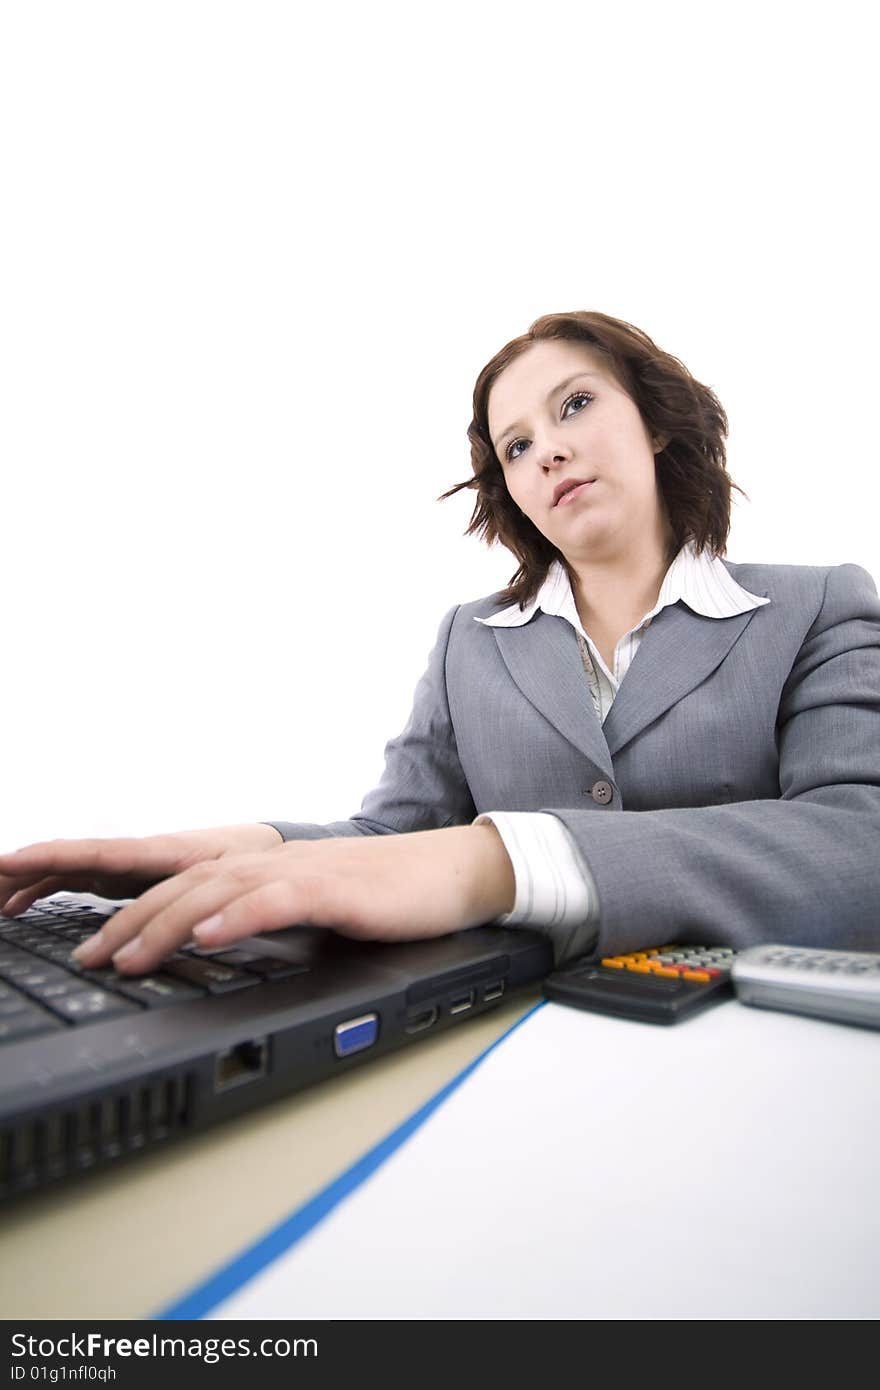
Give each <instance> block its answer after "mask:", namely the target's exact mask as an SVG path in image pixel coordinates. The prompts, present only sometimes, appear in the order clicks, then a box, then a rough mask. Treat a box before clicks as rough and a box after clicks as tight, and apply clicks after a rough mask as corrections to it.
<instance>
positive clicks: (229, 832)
mask: <svg viewBox="0 0 880 1390" xmlns="http://www.w3.org/2000/svg"><path fill="white" fill-rule="evenodd" d="M282 843H283V841H282V839H281V836H280V835H279V833H278V831H277V830H273V828H272V826H271V825H222V826H216V827H215V828H213V829H210V830H179V831H174V832H172V833H171V834H169V835H147V836H143V837H142V838H135V837H132V838H130V839H120V840H110V839H107V840H49V841H46V842H44V843H42V844H36V845H27V846H25V848H23V849H19V850H15V851H14V853H12V854H0V912H2V913H4V914H5V915H6V916H8V917H14V916H15V915H16V914H17V913H19V912H24V911H25V909H26V908H29V907H30V905H31V903H33V902H36V900H37V898H47V897H49V896H50V894H52V893H59V892H61V891H62V890H65V891H69V892H75V893H97V894H98V896H99V897H102V898H136V897H137V896H138V895H139V894H140V893H143V892H144V891H145V890H146V889H148V888H150V887H151V886H152V885H153V884H155V883H158V882H160V881H161V880H162V879H167V878H169V877H170V876H171V875H172V874H179V873H182V872H183V871H184V870H185V869H189V868H191V867H192V866H193V865H194V864H199V863H203V862H204V861H205V860H213V859H220V858H222V857H223V856H225V855H228V854H244V853H249V852H256V851H259V850H267V849H271V848H273V847H276V846H279V845H281V844H282Z"/></svg>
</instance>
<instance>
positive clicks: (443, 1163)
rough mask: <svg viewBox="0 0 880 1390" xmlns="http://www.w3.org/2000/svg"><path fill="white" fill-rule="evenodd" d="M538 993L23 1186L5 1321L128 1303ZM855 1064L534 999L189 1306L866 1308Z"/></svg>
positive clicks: (879, 1157) (772, 1026)
mask: <svg viewBox="0 0 880 1390" xmlns="http://www.w3.org/2000/svg"><path fill="white" fill-rule="evenodd" d="M537 998H538V996H537V994H530V995H528V996H525V997H524V998H523V999H522V1000H521V1001H510V1002H509V1003H508V1004H507V1005H506V1006H505V1009H504V1010H499V1011H498V1012H497V1013H496V1014H495V1015H494V1016H491V1017H489V1018H487V1019H475V1020H473V1021H472V1022H469V1023H468V1025H467V1026H463V1027H462V1028H461V1029H459V1030H458V1032H457V1033H455V1034H450V1035H448V1036H446V1037H439V1036H438V1037H437V1038H435V1039H427V1040H425V1041H424V1042H420V1043H419V1044H418V1045H416V1046H414V1047H412V1048H409V1049H405V1050H404V1051H403V1052H402V1053H399V1054H396V1055H393V1056H390V1057H388V1058H385V1059H379V1060H378V1061H377V1063H376V1064H375V1066H371V1067H365V1068H363V1070H362V1071H361V1072H358V1073H352V1074H351V1075H349V1076H348V1077H345V1078H340V1080H339V1081H338V1082H334V1083H332V1084H331V1085H329V1086H323V1087H315V1088H312V1090H310V1091H308V1092H304V1093H302V1095H300V1096H299V1097H293V1098H292V1099H291V1100H289V1101H286V1102H283V1103H282V1104H281V1105H280V1106H275V1107H271V1108H270V1109H269V1110H262V1111H257V1112H255V1113H254V1114H253V1115H252V1116H251V1117H243V1118H242V1120H240V1121H236V1122H235V1123H234V1124H233V1125H231V1126H225V1127H224V1132H223V1133H222V1134H220V1133H215V1134H210V1133H206V1134H205V1135H203V1136H201V1137H197V1138H196V1139H194V1140H191V1141H189V1143H187V1144H183V1145H180V1146H179V1147H178V1150H177V1151H176V1152H175V1151H173V1150H171V1149H169V1150H168V1151H167V1152H166V1153H164V1154H156V1155H155V1156H153V1157H150V1158H145V1159H143V1160H140V1161H139V1162H137V1163H134V1164H132V1165H131V1167H130V1168H129V1169H128V1171H127V1172H123V1171H122V1170H120V1171H119V1172H118V1173H117V1174H112V1173H108V1174H106V1175H104V1177H98V1176H97V1175H96V1177H95V1178H94V1179H92V1180H90V1181H89V1183H87V1184H85V1185H83V1186H82V1187H81V1189H80V1190H79V1193H78V1195H76V1196H75V1195H74V1189H73V1188H70V1189H68V1192H67V1193H65V1194H63V1195H62V1194H61V1193H60V1192H59V1194H57V1195H51V1194H50V1195H47V1196H46V1197H44V1198H41V1199H39V1201H37V1202H35V1203H33V1204H25V1206H24V1207H22V1209H21V1211H20V1212H19V1213H18V1214H14V1215H12V1216H10V1217H8V1218H7V1219H6V1222H5V1224H4V1228H3V1230H2V1233H0V1240H2V1270H3V1272H2V1274H0V1281H2V1283H0V1308H2V1312H3V1316H5V1317H7V1318H8V1317H12V1316H16V1317H52V1316H60V1317H71V1318H74V1317H85V1316H89V1315H90V1316H103V1317H149V1316H152V1315H153V1313H155V1312H156V1311H158V1309H159V1308H160V1307H163V1306H165V1305H166V1304H168V1303H169V1302H171V1301H172V1300H173V1299H174V1298H175V1297H178V1296H180V1295H181V1294H183V1293H184V1292H185V1291H186V1290H187V1289H189V1288H191V1287H192V1286H193V1284H195V1283H197V1282H198V1281H199V1280H201V1279H204V1278H205V1277H207V1276H208V1275H209V1274H210V1273H212V1272H213V1271H214V1270H216V1269H217V1268H218V1266H221V1265H222V1264H223V1263H224V1261H227V1260H229V1259H230V1258H231V1257H233V1256H234V1255H235V1254H237V1253H239V1252H240V1251H242V1250H243V1249H245V1248H246V1247H247V1246H248V1245H250V1244H251V1243H252V1242H253V1241H255V1240H256V1239H257V1238H258V1237H260V1236H261V1235H262V1234H264V1233H265V1232H266V1231H267V1230H269V1229H270V1228H271V1227H272V1226H273V1225H275V1224H277V1223H278V1222H280V1221H281V1220H282V1219H283V1218H284V1217H285V1216H287V1215H289V1214H290V1212H291V1211H293V1210H294V1209H296V1207H297V1206H298V1205H299V1204H300V1203H301V1202H302V1201H303V1200H304V1199H305V1198H306V1197H307V1196H309V1195H311V1194H312V1193H314V1192H316V1191H318V1190H320V1188H321V1187H322V1186H323V1185H324V1183H326V1182H327V1181H329V1180H330V1179H331V1178H333V1177H336V1176H337V1175H338V1174H339V1173H341V1172H343V1171H344V1169H345V1167H346V1166H347V1165H348V1164H349V1163H351V1162H353V1161H354V1160H356V1159H357V1158H358V1157H359V1156H360V1155H361V1154H362V1153H363V1152H365V1151H366V1150H367V1149H368V1148H370V1147H371V1145H372V1144H374V1143H375V1142H377V1141H378V1140H379V1139H380V1138H382V1137H383V1135H384V1134H386V1133H388V1132H389V1131H390V1130H391V1129H393V1128H394V1126H395V1125H396V1124H397V1123H400V1121H402V1120H403V1119H405V1118H406V1116H407V1115H408V1114H410V1113H412V1111H413V1110H415V1109H416V1108H417V1107H418V1106H419V1105H420V1104H421V1103H422V1102H423V1101H425V1100H426V1099H428V1098H429V1096H430V1095H431V1094H433V1093H434V1091H436V1090H437V1089H439V1087H440V1086H442V1085H443V1084H444V1082H445V1081H447V1080H449V1079H450V1078H451V1077H452V1076H453V1075H455V1074H456V1072H457V1071H458V1070H460V1068H461V1067H463V1066H465V1065H467V1063H468V1061H470V1060H471V1059H472V1058H473V1057H476V1056H477V1055H479V1054H480V1053H481V1052H482V1051H483V1050H484V1049H485V1048H486V1047H488V1046H489V1045H490V1043H491V1042H492V1041H493V1039H494V1038H495V1037H497V1036H498V1035H500V1034H501V1033H503V1032H504V1031H505V1030H506V1029H507V1028H509V1027H510V1026H511V1025H512V1024H513V1023H514V1022H515V1021H516V1020H517V1018H519V1017H521V1016H522V1015H523V1014H524V1013H525V1012H526V1010H527V1009H528V1008H530V1007H532V1006H533V1005H534V1003H535V1002H536V1000H537ZM432 1050H433V1054H434V1056H433V1058H432ZM878 1079H880V1032H873V1031H869V1030H865V1029H857V1028H853V1027H845V1026H843V1025H839V1024H832V1023H824V1022H821V1021H818V1020H812V1019H806V1018H799V1017H796V1016H793V1015H787V1014H782V1013H770V1012H766V1011H762V1010H757V1009H750V1008H746V1007H745V1006H743V1005H741V1004H739V1003H737V1002H735V1001H730V1002H728V1003H725V1004H722V1005H720V1006H718V1007H715V1008H713V1009H711V1010H709V1011H707V1012H706V1013H704V1014H702V1015H700V1016H698V1017H695V1018H693V1019H691V1020H689V1021H687V1022H685V1023H682V1024H677V1025H675V1026H673V1027H669V1028H664V1027H657V1026H654V1025H649V1024H638V1023H631V1022H626V1021H622V1020H616V1019H610V1018H603V1017H600V1016H598V1015H595V1014H589V1013H585V1012H582V1011H579V1010H574V1009H567V1008H565V1007H563V1006H562V1005H557V1004H547V1005H545V1006H543V1007H542V1008H540V1009H538V1010H536V1011H535V1012H534V1013H533V1014H532V1015H531V1016H530V1017H529V1018H528V1019H526V1021H525V1022H524V1023H523V1024H522V1025H521V1026H520V1027H518V1028H517V1029H516V1030H515V1031H514V1032H512V1033H511V1034H510V1036H509V1037H506V1038H504V1040H503V1042H502V1043H501V1044H500V1045H499V1046H498V1047H496V1048H495V1049H494V1050H493V1051H491V1052H490V1053H489V1054H488V1055H487V1056H486V1057H485V1058H484V1059H483V1061H482V1062H481V1063H480V1065H479V1066H478V1067H477V1068H476V1069H475V1070H474V1072H473V1073H472V1075H471V1076H470V1077H469V1078H468V1079H467V1081H466V1082H465V1083H464V1084H463V1085H462V1086H460V1087H459V1088H457V1089H456V1090H455V1091H453V1093H452V1094H451V1095H450V1096H449V1097H448V1098H447V1099H446V1100H445V1101H444V1102H443V1103H442V1105H440V1106H439V1107H438V1108H437V1109H436V1110H435V1111H434V1112H433V1113H432V1114H431V1115H430V1117H429V1118H428V1119H427V1120H426V1121H425V1122H424V1123H423V1124H422V1125H421V1127H420V1128H419V1129H418V1130H417V1131H416V1132H415V1133H414V1134H413V1135H412V1136H411V1137H410V1138H408V1139H407V1140H406V1142H405V1143H403V1144H402V1145H401V1146H400V1148H398V1149H397V1150H396V1152H394V1153H393V1154H392V1155H391V1156H390V1157H389V1158H388V1159H387V1160H386V1161H385V1162H384V1164H383V1165H382V1166H381V1167H380V1168H379V1169H378V1170H377V1171H376V1172H375V1173H374V1175H373V1176H372V1177H371V1178H369V1179H368V1180H367V1181H366V1182H365V1183H364V1184H362V1185H361V1186H360V1187H358V1188H356V1189H355V1190H353V1191H352V1192H351V1193H350V1194H349V1195H348V1196H347V1197H346V1198H345V1199H344V1200H343V1201H342V1202H341V1203H340V1204H339V1205H338V1206H336V1207H335V1208H334V1209H333V1210H332V1211H331V1212H330V1214H329V1215H328V1216H326V1217H325V1218H324V1219H323V1220H322V1221H321V1222H320V1223H319V1224H318V1225H317V1226H315V1227H314V1229H313V1230H312V1231H311V1232H310V1233H309V1234H308V1235H306V1236H305V1237H304V1238H302V1239H301V1240H299V1241H298V1242H297V1243H295V1244H294V1245H293V1246H291V1247H290V1249H288V1250H287V1251H286V1253H284V1254H283V1255H281V1257H280V1258H277V1259H275V1260H274V1261H273V1262H271V1263H269V1264H267V1265H266V1266H265V1268H264V1269H263V1270H262V1272H260V1273H258V1274H257V1275H256V1277H254V1278H252V1279H251V1280H250V1281H249V1282H248V1283H246V1284H244V1285H243V1286H242V1287H240V1288H239V1289H238V1290H237V1291H235V1292H233V1293H232V1294H231V1296H229V1297H227V1298H226V1299H225V1301H224V1302H222V1303H217V1304H215V1305H214V1306H213V1307H212V1308H211V1309H210V1310H209V1312H208V1316H209V1317H214V1318H224V1317H229V1318H239V1317H241V1318H275V1317H283V1318H297V1319H300V1318H301V1319H307V1318H360V1319H363V1318H370V1319H393V1318H398V1317H402V1318H420V1317H425V1318H439V1319H444V1318H463V1319H467V1318H501V1319H504V1318H529V1317H534V1318H547V1319H549V1318H566V1319H569V1318H574V1319H627V1320H628V1319H633V1318H649V1319H651V1318H676V1319H701V1318H707V1319H714V1318H773V1319H780V1318H783V1319H789V1318H808V1319H829V1318H876V1317H877V1316H878V1314H880V1253H878V1252H880V1204H878V1202H877V1199H876V1174H877V1171H878V1167H880V1112H878V1104H877V1102H878ZM337 1133H338V1134H339V1136H340V1141H339V1142H337V1143H334V1142H333V1136H334V1135H336V1134H337Z"/></svg>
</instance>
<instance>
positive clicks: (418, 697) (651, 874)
mask: <svg viewBox="0 0 880 1390" xmlns="http://www.w3.org/2000/svg"><path fill="white" fill-rule="evenodd" d="M726 432H727V419H726V416H725V413H724V410H723V408H722V407H721V405H720V403H719V401H718V400H717V398H716V397H715V396H714V394H713V393H712V391H711V390H709V388H708V387H706V386H704V385H702V384H701V383H699V382H697V381H695V380H694V378H693V377H691V375H690V374H689V372H688V371H687V370H686V368H685V367H684V366H683V365H682V364H681V362H679V361H678V360H677V359H676V358H674V357H671V356H670V355H669V354H668V353H665V352H663V351H661V350H660V349H659V348H658V347H657V346H656V345H655V344H654V343H653V342H652V341H651V339H650V338H648V337H647V335H646V334H644V333H642V332H641V331H640V330H638V329H636V328H634V327H632V326H631V325H629V324H626V323H623V322H621V321H619V320H617V319H613V318H610V317H609V316H607V315H604V314H599V313H583V312H575V313H570V314H551V315H547V316H545V317H543V318H540V319H538V320H537V321H536V322H535V323H533V324H532V326H531V328H530V329H529V331H528V333H526V334H525V335H523V336H522V337H520V338H516V339H514V340H513V341H512V342H511V343H509V344H507V346H506V347H504V348H503V349H502V350H501V351H500V352H499V353H498V354H497V355H496V356H495V357H494V358H493V359H492V360H491V361H490V362H489V363H488V364H487V365H486V367H484V369H483V370H482V372H481V373H480V375H479V377H478V379H477V382H476V386H475V390H474V418H473V421H472V423H471V425H470V428H469V430H468V436H469V439H470V442H471V462H472V468H473V473H474V477H473V478H472V479H469V480H468V481H467V482H466V483H461V484H459V485H458V487H456V488H453V489H451V492H455V491H457V490H458V488H459V487H471V488H474V489H475V490H476V492H477V502H476V506H475V509H474V515H473V518H472V521H471V524H470V526H469V528H468V531H469V533H470V532H473V531H479V532H480V533H481V534H482V535H483V536H484V538H485V539H486V540H487V541H488V542H489V543H490V544H491V543H493V542H495V541H500V542H501V543H502V544H504V545H505V546H507V548H508V549H510V550H511V551H512V553H513V554H514V555H515V556H516V557H517V560H518V561H519V568H518V570H517V571H516V573H515V575H514V577H513V580H512V581H511V584H510V585H509V586H508V588H507V589H506V590H504V591H503V592H502V593H500V594H494V595H492V596H490V597H489V598H485V599H482V600H479V601H477V602H474V603H468V604H463V605H460V606H456V607H455V608H453V609H451V610H450V612H449V613H447V615H446V617H445V618H444V619H443V622H442V623H441V625H440V631H439V635H438V638H437V642H436V644H435V646H434V649H433V651H432V653H431V656H430V659H429V663H428V668H427V670H426V672H425V674H424V676H423V677H422V679H421V681H420V682H419V684H418V687H417V689H416V693H415V701H414V706H413V710H412V714H411V716H410V719H409V721H408V723H407V725H406V727H405V729H404V730H403V732H402V733H401V734H400V736H399V737H398V738H396V739H393V740H392V741H391V742H390V743H389V744H388V746H387V748H386V763H385V770H384V773H383V776H382V779H381V781H380V783H379V786H378V787H377V788H376V789H375V790H374V791H372V792H371V793H370V794H369V795H368V796H367V797H366V798H365V800H364V802H363V805H362V807H361V810H360V812H358V813H357V814H356V815H355V816H353V817H352V818H351V819H350V820H347V821H340V822H336V823H333V824H330V825H324V826H319V825H312V824H300V823H296V824H290V823H287V822H272V823H267V824H264V825H236V826H226V827H222V828H218V829H212V830H200V831H185V832H180V833H177V834H172V835H158V836H149V837H146V838H142V839H108V840H103V841H102V840H79V841H77V840H71V841H53V842H51V843H47V844H40V845H34V846H30V847H28V848H25V849H22V850H19V851H17V852H16V853H13V854H6V855H3V856H0V911H3V912H5V913H6V914H13V915H14V914H17V913H19V912H21V911H23V910H24V909H25V908H26V907H27V906H29V905H30V903H32V902H33V901H34V900H35V899H36V898H38V897H41V896H46V895H47V894H51V893H53V892H57V891H59V890H61V889H73V890H80V891H81V890H86V891H97V892H99V893H103V894H105V895H107V896H112V897H123V898H124V897H131V896H132V895H133V894H134V893H138V892H140V893H141V895H140V896H139V897H137V899H136V901H134V902H132V903H131V904H129V905H127V906H125V907H123V908H122V909H121V910H120V911H119V912H117V913H116V914H115V915H114V916H113V917H111V918H110V920H109V921H108V922H107V924H106V925H105V927H104V928H103V930H102V931H101V932H100V933H99V934H98V936H97V937H94V938H92V939H91V941H90V942H88V943H85V944H84V946H83V947H81V948H80V950H79V954H80V955H81V958H82V959H83V960H84V961H85V962H86V963H87V964H89V965H90V966H94V967H99V966H102V965H105V964H107V963H108V962H109V961H110V960H111V958H112V960H113V962H114V963H115V965H116V967H117V968H118V969H119V970H120V971H122V972H123V973H130V974H139V973H142V972H144V971H147V970H150V969H153V968H154V967H155V966H156V965H157V964H158V963H159V961H160V960H161V959H162V958H163V957H164V956H165V955H167V954H168V953H169V952H171V951H173V950H175V949H176V948H177V947H179V946H180V945H181V944H182V943H183V942H185V941H187V940H188V939H189V938H190V937H191V936H194V937H195V939H196V940H197V941H198V942H199V943H200V944H202V945H205V946H207V945H210V946H218V945H224V944H229V943H232V942H234V941H237V940H239V939H240V938H241V937H244V936H247V935H250V934H253V933H255V932H264V931H269V930H272V929H274V928H279V927H283V926H287V925H289V924H290V923H292V922H306V923H312V924H314V925H318V926H326V927H331V928H335V929H336V930H338V931H340V932H342V933H344V934H345V935H348V936H355V937H372V938H377V939H383V940H393V939H409V938H413V937H416V936H435V935H442V934H445V933H448V932H451V931H457V930H460V929H463V928H467V927H471V926H475V925H477V924H479V923H482V922H487V921H495V920H497V921H501V922H503V923H510V924H523V923H525V924H528V925H531V926H540V927H543V928H544V929H545V930H547V931H548V932H549V933H550V935H551V936H552V938H553V941H554V945H555V954H556V959H557V962H559V963H561V962H562V961H564V960H568V959H571V958H573V957H574V956H576V955H579V954H583V953H585V952H589V953H592V952H594V951H599V952H600V953H601V954H603V955H604V954H606V953H610V952H624V951H629V950H633V949H637V948H639V947H642V946H646V945H652V944H659V943H661V942H665V941H668V940H671V939H676V940H681V941H712V942H721V943H724V944H728V945H730V946H733V947H735V948H742V947H745V946H747V945H750V944H754V943H756V942H760V941H766V940H773V941H790V942H797V943H800V944H816V945H826V946H845V947H851V948H858V947H862V948H875V949H877V948H880V924H878V923H877V920H876V913H875V904H876V903H877V902H878V901H880V868H878V864H880V856H878V855H877V844H878V839H880V602H878V598H877V590H876V587H875V585H874V583H873V581H872V579H871V577H870V576H869V575H868V574H867V573H866V572H865V570H863V569H861V568H860V567H859V566H857V565H837V566H831V567H818V566H816V567H814V566H798V565H781V566H774V565H757V564H744V565H740V564H730V563H727V562H724V561H722V560H721V558H720V557H721V555H723V553H724V551H725V544H726V539H727V535H728V531H729V525H730V515H729V513H730V494H731V487H732V486H735V485H734V484H732V483H731V481H730V479H729V477H728V475H727V472H726V470H725V451H724V444H723V440H724V437H725V435H726ZM449 495H451V494H450V493H446V494H444V496H449ZM630 667H632V670H630ZM149 884H152V885H153V886H147V885H149ZM143 889H145V891H141V890H143Z"/></svg>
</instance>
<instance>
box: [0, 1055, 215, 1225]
mask: <svg viewBox="0 0 880 1390" xmlns="http://www.w3.org/2000/svg"><path fill="white" fill-rule="evenodd" d="M192 1087H193V1078H192V1077H191V1076H189V1075H188V1074H186V1073H184V1074H181V1075H179V1076H171V1077H161V1078H159V1079H158V1080H153V1081H151V1082H149V1083H148V1084H141V1085H137V1086H132V1087H130V1088H128V1089H126V1090H124V1091H114V1092H111V1093H110V1094H109V1095H106V1096H104V1097H103V1098H102V1099H101V1100H97V1101H92V1102H90V1103H89V1104H87V1105H81V1106H77V1107H72V1108H71V1107H67V1108H64V1109H61V1110H57V1111H53V1112H49V1113H47V1114H46V1115H45V1116H43V1117H41V1118H40V1119H30V1120H26V1121H24V1122H23V1123H22V1124H20V1125H18V1126H16V1127H15V1128H13V1129H8V1130H4V1131H3V1132H2V1133H0V1199H2V1198H4V1197H11V1196H14V1195H16V1194H18V1193H22V1192H27V1191H29V1190H31V1189H34V1188H40V1187H43V1185H44V1184H45V1183H47V1182H53V1181H54V1180H56V1179H57V1178H63V1177H66V1176H67V1175H68V1174H71V1173H82V1172H86V1171H88V1169H90V1168H96V1167H98V1166H102V1167H103V1166H104V1165H105V1164H107V1163H110V1162H113V1161H114V1160H115V1159H118V1158H122V1157H124V1156H125V1155H126V1154H130V1153H135V1152H138V1151H140V1150H142V1149H145V1148H147V1147H152V1146H153V1145H155V1144H157V1143H161V1141H162V1140H163V1139H167V1138H169V1137H170V1136H171V1135H172V1134H174V1133H176V1132H177V1131H179V1130H181V1129H184V1128H185V1127H186V1125H187V1123H188V1121H189V1116H190V1112H191V1106H190V1096H191V1094H192Z"/></svg>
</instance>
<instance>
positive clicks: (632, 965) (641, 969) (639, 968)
mask: <svg viewBox="0 0 880 1390" xmlns="http://www.w3.org/2000/svg"><path fill="white" fill-rule="evenodd" d="M626 968H627V970H635V971H636V972H637V973H638V974H639V975H650V974H651V967H650V965H646V964H645V962H644V961H643V960H629V961H627V963H626Z"/></svg>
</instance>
